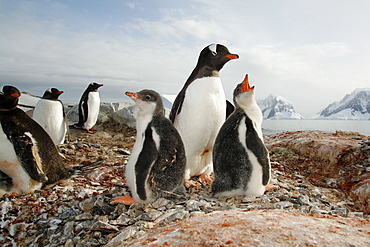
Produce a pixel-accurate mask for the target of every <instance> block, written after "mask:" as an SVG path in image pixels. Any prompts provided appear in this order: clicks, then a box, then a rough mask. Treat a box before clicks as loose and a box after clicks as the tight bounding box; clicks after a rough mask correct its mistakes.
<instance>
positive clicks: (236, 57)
mask: <svg viewBox="0 0 370 247" xmlns="http://www.w3.org/2000/svg"><path fill="white" fill-rule="evenodd" d="M225 57H227V58H230V59H238V58H239V56H238V55H236V54H226V55H225Z"/></svg>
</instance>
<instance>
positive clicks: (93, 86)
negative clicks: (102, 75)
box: [86, 82, 103, 92]
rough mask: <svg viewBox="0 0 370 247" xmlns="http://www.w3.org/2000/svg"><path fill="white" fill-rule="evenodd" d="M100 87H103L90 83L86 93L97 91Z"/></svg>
mask: <svg viewBox="0 0 370 247" xmlns="http://www.w3.org/2000/svg"><path fill="white" fill-rule="evenodd" d="M102 86H103V84H99V83H96V82H92V83H90V84H89V86H88V87H87V89H86V91H89V92H92V91H97V90H98V88H100V87H102Z"/></svg>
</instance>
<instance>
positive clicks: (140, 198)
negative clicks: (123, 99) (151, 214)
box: [113, 89, 186, 204]
mask: <svg viewBox="0 0 370 247" xmlns="http://www.w3.org/2000/svg"><path fill="white" fill-rule="evenodd" d="M126 95H127V96H129V97H130V98H131V99H132V100H134V101H135V102H136V104H137V106H138V108H139V111H138V114H137V118H136V130H137V134H136V141H135V145H134V147H133V150H132V153H131V156H130V159H129V161H128V163H127V166H126V174H125V175H126V181H127V185H128V186H129V187H130V190H131V194H132V196H133V199H134V200H135V201H136V202H140V203H147V202H151V201H154V200H156V199H158V198H159V197H169V198H171V197H176V195H182V194H184V192H185V187H184V185H183V182H184V172H185V164H186V157H185V149H184V144H183V143H182V140H181V137H180V135H179V133H178V132H177V130H176V129H175V127H174V126H173V125H172V123H171V121H169V120H168V119H167V118H166V117H165V116H164V108H163V103H162V99H161V97H160V95H159V94H158V93H157V92H155V91H153V90H148V89H144V90H142V91H140V92H138V93H131V92H126ZM125 198H127V197H123V199H125ZM120 199H122V197H119V198H117V200H114V201H113V203H116V202H121V203H125V204H128V203H126V202H125V201H123V202H122V201H120ZM131 203H132V202H130V204H131Z"/></svg>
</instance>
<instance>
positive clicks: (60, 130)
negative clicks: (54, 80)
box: [32, 88, 68, 145]
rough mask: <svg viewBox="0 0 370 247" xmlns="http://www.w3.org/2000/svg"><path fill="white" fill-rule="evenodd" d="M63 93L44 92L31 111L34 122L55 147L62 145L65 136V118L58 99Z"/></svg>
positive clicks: (66, 126)
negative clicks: (43, 130)
mask: <svg viewBox="0 0 370 247" xmlns="http://www.w3.org/2000/svg"><path fill="white" fill-rule="evenodd" d="M62 93H63V91H59V90H58V89H57V88H51V89H48V90H46V91H45V93H44V95H43V96H42V98H41V99H40V100H39V101H38V102H37V104H36V106H35V110H34V111H33V116H32V117H33V119H34V120H36V122H38V123H39V124H40V125H41V126H42V127H43V128H44V129H45V130H46V132H48V134H49V135H50V137H51V139H52V140H53V141H54V143H55V144H56V145H58V144H63V143H64V139H65V136H66V134H67V128H68V124H67V118H66V114H65V112H64V106H63V103H62V101H60V100H59V99H58V98H59V96H60V95H61V94H62Z"/></svg>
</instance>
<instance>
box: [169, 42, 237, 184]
mask: <svg viewBox="0 0 370 247" xmlns="http://www.w3.org/2000/svg"><path fill="white" fill-rule="evenodd" d="M238 57H239V56H238V55H235V54H231V53H230V52H229V50H228V49H227V48H226V47H225V46H223V45H220V44H211V45H209V46H207V47H205V48H204V49H203V50H202V51H201V53H200V55H199V58H198V63H197V65H196V67H195V68H194V70H193V72H192V73H191V74H190V76H189V78H188V79H187V81H186V83H185V85H184V86H183V88H182V89H181V91H180V92H179V94H178V95H177V97H176V99H175V101H174V103H173V105H172V109H171V113H170V120H171V121H172V122H173V123H174V125H175V127H176V129H177V130H178V131H179V133H180V135H181V138H182V140H183V142H184V145H185V150H186V169H185V179H186V181H185V184H186V186H190V185H191V183H190V181H189V180H188V179H190V178H191V177H192V176H197V175H201V176H200V180H201V181H202V180H206V182H208V183H210V182H211V180H210V179H209V175H210V174H211V172H212V149H213V144H214V141H215V139H216V135H217V133H218V131H219V129H220V127H221V125H222V124H223V122H224V121H225V118H226V97H225V93H224V89H223V87H222V84H221V79H220V77H219V71H220V70H221V69H222V67H223V66H224V65H225V64H226V63H227V62H228V61H230V60H231V59H237V58H238Z"/></svg>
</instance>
